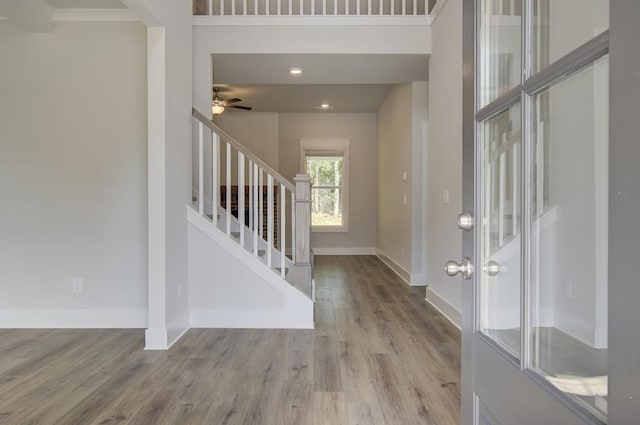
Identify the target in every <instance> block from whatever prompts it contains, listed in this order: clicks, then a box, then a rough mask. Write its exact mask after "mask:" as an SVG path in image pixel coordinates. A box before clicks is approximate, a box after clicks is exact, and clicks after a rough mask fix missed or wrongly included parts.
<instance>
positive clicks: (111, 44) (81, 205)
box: [0, 21, 147, 327]
mask: <svg viewBox="0 0 640 425" xmlns="http://www.w3.org/2000/svg"><path fill="white" fill-rule="evenodd" d="M0 57H2V60H1V61H0V75H2V78H1V79H0V199H2V206H1V207H0V235H1V237H0V293H1V294H2V296H1V297H0V327H145V326H147V120H146V115H147V109H146V105H147V103H146V30H145V28H144V26H143V25H142V24H141V23H139V22H91V23H81V22H73V23H71V22H56V24H55V29H54V31H53V32H51V33H47V34H28V33H26V32H24V31H22V30H20V29H18V28H16V27H14V26H13V25H12V24H11V23H10V22H9V21H0ZM74 278H81V279H82V292H79V293H73V292H72V289H73V285H72V279H74Z"/></svg>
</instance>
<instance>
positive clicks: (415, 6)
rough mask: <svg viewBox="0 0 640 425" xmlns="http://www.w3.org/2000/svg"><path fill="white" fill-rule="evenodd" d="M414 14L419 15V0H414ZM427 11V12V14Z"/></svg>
mask: <svg viewBox="0 0 640 425" xmlns="http://www.w3.org/2000/svg"><path fill="white" fill-rule="evenodd" d="M413 14H414V15H417V14H418V0H413ZM426 14H427V13H426V12H425V15H426Z"/></svg>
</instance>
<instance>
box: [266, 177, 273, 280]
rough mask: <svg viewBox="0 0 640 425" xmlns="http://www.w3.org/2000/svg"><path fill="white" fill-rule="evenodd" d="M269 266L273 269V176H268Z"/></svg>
mask: <svg viewBox="0 0 640 425" xmlns="http://www.w3.org/2000/svg"><path fill="white" fill-rule="evenodd" d="M267 204H268V205H267V266H269V267H271V256H272V248H273V176H272V175H271V174H267Z"/></svg>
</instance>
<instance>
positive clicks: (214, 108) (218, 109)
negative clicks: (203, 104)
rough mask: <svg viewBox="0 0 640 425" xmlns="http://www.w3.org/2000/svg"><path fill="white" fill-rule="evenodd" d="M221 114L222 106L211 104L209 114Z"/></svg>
mask: <svg viewBox="0 0 640 425" xmlns="http://www.w3.org/2000/svg"><path fill="white" fill-rule="evenodd" d="M223 112H224V106H222V105H220V104H219V103H215V102H214V103H212V104H211V113H212V114H213V115H220V114H221V113H223Z"/></svg>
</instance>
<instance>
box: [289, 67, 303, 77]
mask: <svg viewBox="0 0 640 425" xmlns="http://www.w3.org/2000/svg"><path fill="white" fill-rule="evenodd" d="M289 74H291V75H300V74H302V68H300V67H297V66H294V67H292V68H289Z"/></svg>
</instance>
